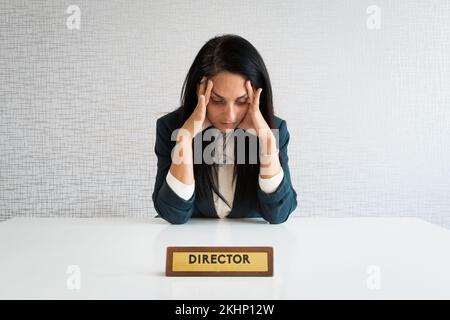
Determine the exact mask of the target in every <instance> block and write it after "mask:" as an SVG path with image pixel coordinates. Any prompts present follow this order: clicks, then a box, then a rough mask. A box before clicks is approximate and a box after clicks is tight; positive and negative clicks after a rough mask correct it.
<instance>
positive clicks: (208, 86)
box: [205, 80, 214, 105]
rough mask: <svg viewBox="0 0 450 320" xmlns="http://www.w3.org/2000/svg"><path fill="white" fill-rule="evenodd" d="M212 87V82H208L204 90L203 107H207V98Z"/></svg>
mask: <svg viewBox="0 0 450 320" xmlns="http://www.w3.org/2000/svg"><path fill="white" fill-rule="evenodd" d="M213 85H214V84H213V82H212V81H211V80H208V84H207V87H206V90H205V105H208V103H209V98H210V97H211V91H212V88H213Z"/></svg>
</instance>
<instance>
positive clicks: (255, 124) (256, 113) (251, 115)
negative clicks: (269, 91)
mask: <svg viewBox="0 0 450 320" xmlns="http://www.w3.org/2000/svg"><path fill="white" fill-rule="evenodd" d="M245 87H246V89H247V95H248V99H249V107H248V110H247V114H246V115H245V117H244V120H242V122H241V123H240V124H239V125H238V128H241V129H244V130H246V131H247V130H249V129H253V130H255V132H254V133H255V134H256V135H257V136H258V137H260V136H261V135H262V134H263V133H264V132H265V130H270V127H269V125H268V124H267V122H266V120H265V119H264V117H263V115H262V113H261V111H260V109H259V98H260V96H261V92H262V88H258V89H257V90H254V89H253V87H252V84H251V82H250V80H247V81H245ZM250 133H252V132H250Z"/></svg>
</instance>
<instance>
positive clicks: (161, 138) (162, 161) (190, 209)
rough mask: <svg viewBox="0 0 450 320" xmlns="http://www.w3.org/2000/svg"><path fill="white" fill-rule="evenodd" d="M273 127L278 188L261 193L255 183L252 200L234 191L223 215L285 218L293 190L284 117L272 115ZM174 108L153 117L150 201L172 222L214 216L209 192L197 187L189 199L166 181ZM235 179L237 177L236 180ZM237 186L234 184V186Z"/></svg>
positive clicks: (293, 202)
mask: <svg viewBox="0 0 450 320" xmlns="http://www.w3.org/2000/svg"><path fill="white" fill-rule="evenodd" d="M274 123H275V127H276V128H278V129H279V131H278V134H279V136H278V139H279V140H278V142H279V143H278V145H277V146H278V148H279V150H280V153H279V156H280V159H281V162H282V167H283V171H284V177H283V180H282V181H281V183H280V185H279V186H278V188H277V189H276V190H275V191H274V192H272V193H265V192H264V191H262V190H261V188H260V187H259V184H257V187H256V190H255V191H254V192H255V193H256V197H254V199H257V200H253V201H248V199H243V198H244V197H243V195H240V194H239V193H235V195H234V200H233V207H232V209H231V212H230V214H229V215H228V216H227V218H250V217H262V218H264V219H265V220H267V221H268V222H270V223H273V224H276V223H282V222H284V221H286V220H287V219H288V217H289V215H290V214H291V212H292V211H294V209H295V208H296V207H297V193H296V192H295V190H294V188H293V187H292V183H291V175H290V172H289V167H288V153H287V147H288V144H289V131H288V129H287V126H286V121H285V120H283V119H281V118H279V117H277V116H275V117H274ZM180 127H181V125H180V124H179V120H178V113H177V110H175V111H172V112H170V113H168V114H166V115H164V116H162V117H160V118H159V119H158V120H157V121H156V142H155V153H156V156H157V158H158V164H157V167H158V171H157V173H156V181H155V188H154V190H153V195H152V199H153V205H154V207H155V210H156V212H157V213H158V214H159V216H160V217H162V218H163V219H165V220H167V221H168V222H170V223H172V224H182V223H186V222H187V221H188V220H189V219H190V218H191V217H210V218H218V215H217V212H216V209H215V206H214V200H213V194H212V192H211V193H210V197H208V198H207V199H205V198H200V197H199V196H198V194H197V191H195V192H194V194H193V195H192V197H191V198H190V199H189V200H185V199H183V198H181V197H179V196H178V195H177V194H176V193H175V192H174V191H173V190H172V189H171V188H170V187H169V185H168V184H167V182H166V175H167V172H168V171H169V169H170V166H171V164H172V159H171V151H172V149H173V147H174V146H175V141H172V140H171V135H172V132H173V131H174V130H175V129H178V128H180ZM236 183H237V184H238V183H239V179H238V180H237V182H236ZM237 189H238V186H237V185H236V190H237Z"/></svg>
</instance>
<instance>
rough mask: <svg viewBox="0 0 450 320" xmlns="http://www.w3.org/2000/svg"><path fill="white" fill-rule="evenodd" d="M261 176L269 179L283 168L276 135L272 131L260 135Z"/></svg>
mask: <svg viewBox="0 0 450 320" xmlns="http://www.w3.org/2000/svg"><path fill="white" fill-rule="evenodd" d="M259 141H260V146H261V152H260V153H261V155H260V174H259V175H260V177H261V178H263V179H269V178H272V177H274V176H275V175H276V174H277V173H279V172H280V170H281V163H280V159H279V157H278V150H277V144H276V139H275V136H274V135H273V133H272V132H271V131H269V132H268V134H266V135H264V136H262V137H260V139H259Z"/></svg>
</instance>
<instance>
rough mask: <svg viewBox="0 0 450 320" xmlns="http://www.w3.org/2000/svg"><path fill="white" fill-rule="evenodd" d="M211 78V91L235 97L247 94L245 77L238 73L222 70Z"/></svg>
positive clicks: (223, 95) (222, 95)
mask: <svg viewBox="0 0 450 320" xmlns="http://www.w3.org/2000/svg"><path fill="white" fill-rule="evenodd" d="M211 80H212V81H213V84H214V86H213V89H212V91H213V92H215V93H217V94H218V95H220V96H221V97H224V98H227V99H236V98H238V97H241V96H243V95H245V94H247V89H246V88H245V81H246V79H245V78H244V76H242V75H240V74H237V73H231V72H228V71H222V72H219V73H218V74H216V75H215V76H214V77H212V79H211Z"/></svg>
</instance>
